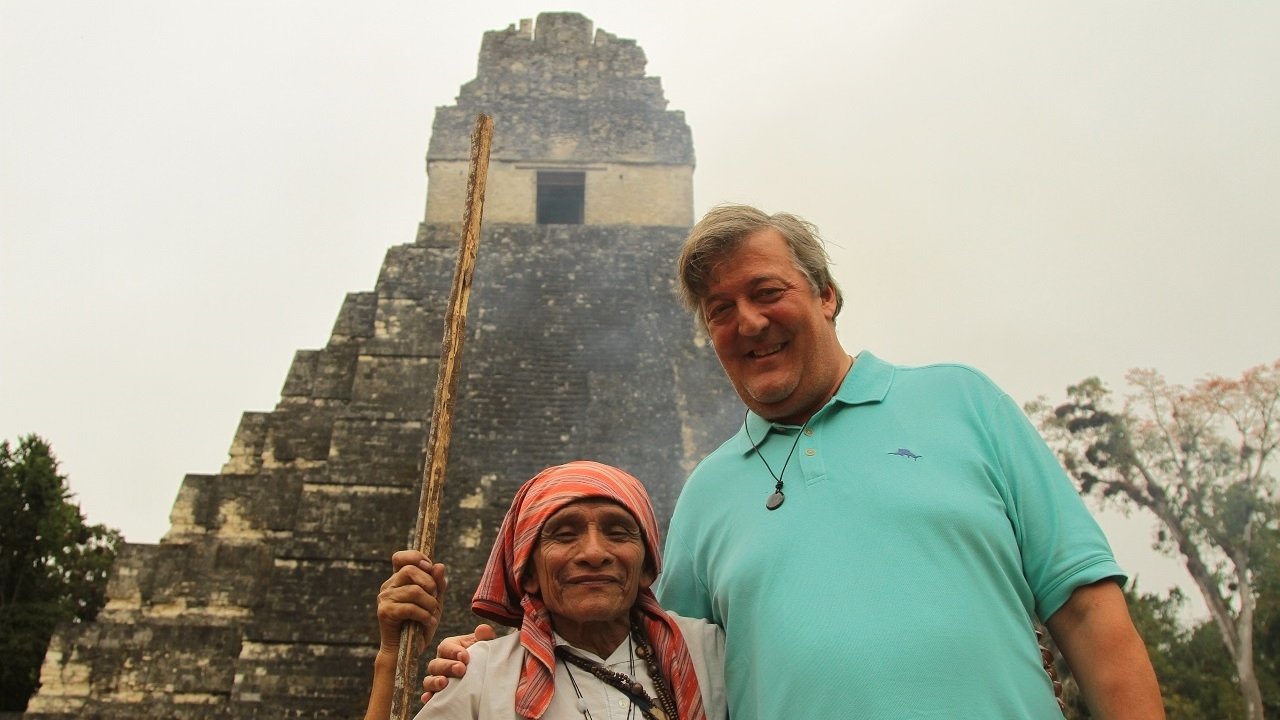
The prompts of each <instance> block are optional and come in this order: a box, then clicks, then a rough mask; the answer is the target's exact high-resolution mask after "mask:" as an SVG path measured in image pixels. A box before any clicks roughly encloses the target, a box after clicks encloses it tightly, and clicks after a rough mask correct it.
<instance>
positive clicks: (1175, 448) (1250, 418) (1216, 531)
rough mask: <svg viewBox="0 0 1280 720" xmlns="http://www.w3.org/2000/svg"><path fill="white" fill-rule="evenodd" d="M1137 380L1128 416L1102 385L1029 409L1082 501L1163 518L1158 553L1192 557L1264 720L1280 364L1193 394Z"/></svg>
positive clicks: (1222, 637)
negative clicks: (1266, 591) (1265, 588)
mask: <svg viewBox="0 0 1280 720" xmlns="http://www.w3.org/2000/svg"><path fill="white" fill-rule="evenodd" d="M1127 380H1128V383H1129V385H1130V386H1131V387H1132V388H1133V392H1132V393H1131V394H1130V395H1128V396H1127V397H1126V398H1125V400H1124V402H1123V404H1122V406H1121V407H1120V408H1118V409H1117V408H1115V407H1114V402H1113V400H1112V398H1111V395H1110V392H1109V391H1108V390H1107V388H1106V387H1105V386H1104V385H1103V384H1102V382H1101V381H1099V380H1098V379H1097V378H1089V379H1087V380H1085V381H1083V382H1081V383H1080V384H1078V385H1074V386H1071V387H1069V388H1068V389H1067V401H1066V402H1065V403H1063V404H1061V405H1059V406H1057V407H1050V406H1048V405H1047V404H1046V403H1044V402H1043V401H1038V402H1036V403H1032V404H1031V405H1029V406H1028V412H1029V414H1031V415H1032V416H1033V417H1035V418H1036V419H1037V420H1038V421H1039V424H1040V427H1041V429H1042V430H1043V431H1044V433H1045V436H1046V439H1047V440H1048V441H1049V443H1050V444H1051V445H1052V446H1054V447H1055V449H1056V450H1057V451H1058V453H1059V455H1060V456H1061V458H1062V461H1063V464H1064V466H1065V467H1066V469H1067V471H1068V472H1069V473H1070V474H1071V475H1072V477H1074V478H1075V480H1076V481H1077V483H1078V484H1079V489H1080V492H1081V493H1082V494H1085V495H1091V496H1093V497H1095V498H1098V499H1100V500H1101V501H1102V502H1104V503H1107V502H1111V503H1115V504H1117V505H1118V506H1119V507H1121V508H1124V509H1129V508H1132V507H1139V508H1142V509H1145V510H1148V511H1150V512H1151V513H1152V514H1153V515H1155V517H1156V518H1157V519H1158V521H1159V527H1160V530H1159V533H1158V536H1157V538H1156V543H1155V547H1156V548H1157V549H1158V550H1161V551H1162V552H1164V553H1166V554H1168V555H1170V556H1173V557H1181V559H1182V561H1183V563H1184V565H1185V566H1186V568H1187V571H1188V572H1189V573H1190V575H1191V578H1192V580H1193V581H1194V582H1195V584H1196V587H1197V588H1198V589H1199V591H1200V594H1201V595H1202V596H1203V597H1204V600H1205V604H1206V605H1207V606H1208V608H1209V614H1210V617H1211V619H1212V623H1213V628H1212V629H1213V630H1214V631H1216V633H1217V638H1218V640H1219V643H1220V647H1224V648H1225V649H1226V651H1227V656H1228V658H1229V659H1230V662H1231V664H1232V669H1233V671H1234V677H1235V683H1236V686H1237V690H1238V692H1239V696H1240V700H1241V704H1242V711H1243V712H1242V715H1241V716H1243V717H1245V718H1248V720H1261V719H1262V718H1263V713H1264V704H1263V695H1262V689H1261V684H1260V683H1259V677H1258V672H1257V671H1258V668H1259V666H1261V664H1263V663H1272V664H1274V662H1275V658H1274V654H1275V648H1274V644H1272V645H1271V646H1270V647H1264V648H1256V649H1255V630H1257V631H1259V632H1258V634H1257V638H1259V639H1261V638H1263V637H1264V635H1263V633H1265V632H1268V631H1269V628H1273V626H1268V625H1266V624H1265V623H1273V622H1274V614H1275V610H1274V601H1273V600H1265V601H1263V602H1261V603H1260V591H1261V590H1262V585H1263V583H1264V581H1265V580H1266V573H1260V572H1258V568H1255V562H1257V561H1259V560H1260V559H1261V558H1264V557H1267V556H1268V553H1269V552H1272V551H1273V550H1274V548H1272V547H1270V546H1273V545H1274V543H1275V538H1276V537H1277V535H1276V532H1277V530H1278V528H1277V509H1280V504H1278V503H1280V488H1278V486H1277V480H1276V476H1275V474H1274V464H1275V457H1276V450H1277V447H1280V360H1277V361H1276V362H1274V363H1272V364H1270V365H1261V366H1258V367H1255V368H1252V369H1250V370H1247V371H1245V373H1244V374H1243V375H1242V376H1241V377H1240V378H1238V379H1227V378H1221V377H1208V378H1206V379H1204V380H1201V381H1200V382H1198V383H1197V384H1196V385H1195V386H1194V387H1192V388H1185V387H1182V386H1179V385H1170V384H1169V383H1167V382H1166V381H1165V380H1164V378H1163V377H1161V376H1160V375H1159V373H1156V372H1155V371H1153V370H1132V371H1130V372H1129V373H1128V375H1127ZM1262 611H1265V612H1266V613H1268V616H1267V618H1263V617H1262V616H1261V612H1262ZM1264 621H1265V623H1264ZM1197 633H1203V636H1202V637H1201V639H1200V640H1199V642H1204V639H1205V638H1210V637H1212V635H1213V633H1212V632H1210V630H1209V629H1205V628H1198V629H1197V630H1196V632H1193V633H1192V638H1191V640H1196V637H1197Z"/></svg>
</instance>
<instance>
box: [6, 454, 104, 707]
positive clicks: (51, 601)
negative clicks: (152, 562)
mask: <svg viewBox="0 0 1280 720" xmlns="http://www.w3.org/2000/svg"><path fill="white" fill-rule="evenodd" d="M119 543H120V533H119V532H117V531H115V530H112V529H109V528H107V527H104V526H102V525H86V524H85V518H84V515H83V514H81V512H80V507H79V506H78V505H76V504H75V503H73V502H72V501H71V491H70V489H68V487H67V479H66V477H64V476H63V475H61V474H60V473H59V472H58V461H57V459H56V458H54V456H53V452H52V450H51V449H50V448H49V444H48V443H46V442H45V441H44V440H42V439H40V438H39V437H38V436H36V435H28V436H26V437H23V438H19V440H18V447H17V449H16V450H14V449H13V448H11V446H10V445H9V441H8V440H5V441H0V658H4V662H3V663H0V711H22V710H25V709H26V707H27V700H28V699H29V698H30V697H31V695H32V694H33V693H34V692H35V690H36V686H37V684H38V683H39V678H40V664H41V663H42V662H43V660H44V653H45V649H46V648H47V647H48V645H49V638H50V637H51V636H52V635H53V631H54V628H55V627H56V626H57V625H58V623H60V622H84V621H87V620H92V619H93V618H94V617H95V616H96V615H97V614H98V610H100V609H101V608H102V606H103V604H104V603H105V602H106V585H107V574H108V572H109V571H110V569H111V563H112V561H113V560H114V559H115V553H116V548H117V547H118V545H119Z"/></svg>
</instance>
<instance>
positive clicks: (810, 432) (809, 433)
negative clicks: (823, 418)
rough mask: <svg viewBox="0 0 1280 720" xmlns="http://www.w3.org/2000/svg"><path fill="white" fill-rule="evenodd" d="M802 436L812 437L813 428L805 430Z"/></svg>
mask: <svg viewBox="0 0 1280 720" xmlns="http://www.w3.org/2000/svg"><path fill="white" fill-rule="evenodd" d="M804 434H805V435H808V436H809V437H813V428H805V429H804Z"/></svg>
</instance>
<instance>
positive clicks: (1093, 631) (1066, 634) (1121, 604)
mask: <svg viewBox="0 0 1280 720" xmlns="http://www.w3.org/2000/svg"><path fill="white" fill-rule="evenodd" d="M1045 624H1046V625H1048V627H1049V632H1050V633H1052V634H1053V640H1054V642H1056V643H1057V644H1058V649H1060V650H1061V651H1062V656H1063V657H1064V658H1066V661H1067V665H1068V666H1069V667H1070V668H1071V674H1072V675H1074V676H1075V677H1076V680H1077V681H1078V682H1079V684H1080V692H1081V693H1082V694H1083V695H1084V699H1085V702H1086V703H1088V705H1089V708H1090V709H1091V710H1092V711H1093V712H1094V715H1095V716H1096V717H1098V718H1100V720H1115V719H1118V718H1125V719H1126V720H1163V719H1164V702H1163V701H1162V700H1161V698H1160V686H1159V684H1158V683H1157V682H1156V673H1155V670H1153V669H1152V667H1151V659H1150V658H1149V657H1148V656H1147V647H1146V645H1144V644H1143V642H1142V638H1141V637H1139V636H1138V631H1137V630H1136V629H1135V628H1134V627H1133V620H1131V619H1130V618H1129V608H1128V606H1127V605H1126V604H1125V601H1124V593H1123V592H1121V590H1120V586H1118V585H1116V583H1115V582H1114V581H1112V580H1102V581H1099V582H1096V583H1093V584H1091V585H1082V586H1081V587H1078V588H1076V589H1075V591H1074V592H1072V593H1071V597H1070V598H1069V599H1068V600H1067V602H1066V604H1065V605H1063V606H1062V607H1061V608H1059V610H1058V611H1057V612H1055V613H1054V614H1053V615H1052V616H1051V617H1050V618H1049V621H1048V622H1047V623H1045Z"/></svg>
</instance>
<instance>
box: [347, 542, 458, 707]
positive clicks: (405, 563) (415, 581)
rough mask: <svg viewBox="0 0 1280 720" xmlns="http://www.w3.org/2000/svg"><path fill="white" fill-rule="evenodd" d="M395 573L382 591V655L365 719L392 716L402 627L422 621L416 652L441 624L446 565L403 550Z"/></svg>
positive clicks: (375, 662) (394, 565) (394, 557)
mask: <svg viewBox="0 0 1280 720" xmlns="http://www.w3.org/2000/svg"><path fill="white" fill-rule="evenodd" d="M391 566H392V569H393V570H394V572H393V573H392V575H391V577H390V578H388V579H387V581H386V582H384V583H382V587H381V588H380V590H379V592H378V634H379V638H380V642H379V645H378V654H377V655H376V656H374V659H373V685H372V687H371V688H370V691H369V704H368V706H367V707H366V708H365V715H364V716H365V720H385V719H386V718H387V717H388V716H390V715H391V701H392V695H393V694H394V692H395V680H396V664H397V656H398V655H399V651H400V628H401V627H403V626H404V624H405V623H406V622H415V623H417V624H418V632H417V633H415V638H414V640H415V643H416V646H415V647H414V654H415V655H417V654H418V653H421V652H422V651H423V650H424V649H425V648H426V646H427V644H428V643H430V642H431V638H432V637H433V636H434V635H435V633H436V627H437V626H438V625H439V624H440V595H441V594H442V593H443V592H444V588H445V584H446V583H445V568H444V565H441V564H440V563H432V562H431V561H429V560H428V559H427V558H426V556H424V555H423V554H422V553H420V552H417V551H416V550H402V551H400V552H397V553H396V554H395V555H392V556H391Z"/></svg>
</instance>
